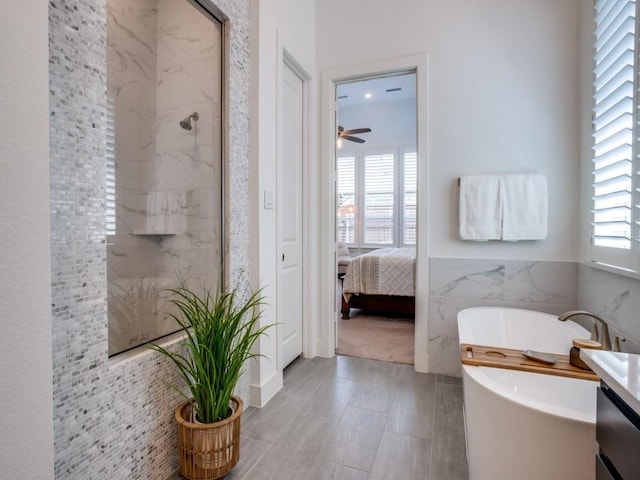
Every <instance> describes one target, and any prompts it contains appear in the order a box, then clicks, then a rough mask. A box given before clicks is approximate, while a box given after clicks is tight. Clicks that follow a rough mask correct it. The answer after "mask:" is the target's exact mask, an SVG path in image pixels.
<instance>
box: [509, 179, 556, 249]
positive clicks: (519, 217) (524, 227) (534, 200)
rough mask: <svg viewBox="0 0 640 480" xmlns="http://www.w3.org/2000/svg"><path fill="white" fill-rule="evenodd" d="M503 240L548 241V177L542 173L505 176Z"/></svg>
mask: <svg viewBox="0 0 640 480" xmlns="http://www.w3.org/2000/svg"><path fill="white" fill-rule="evenodd" d="M502 201H503V204H502V205H503V206H502V211H503V218H502V239H503V240H510V241H511V240H544V239H545V238H547V217H548V192H547V177H545V176H544V175H541V174H539V173H525V174H517V175H503V176H502Z"/></svg>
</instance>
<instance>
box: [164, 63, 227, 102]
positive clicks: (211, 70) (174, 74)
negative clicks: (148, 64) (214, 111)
mask: <svg viewBox="0 0 640 480" xmlns="http://www.w3.org/2000/svg"><path fill="white" fill-rule="evenodd" d="M217 65H219V60H218V59H217V58H216V57H214V56H212V57H207V58H203V59H200V60H195V61H193V62H190V63H186V64H183V65H176V66H169V67H166V68H163V69H161V70H159V71H158V76H157V82H158V85H157V90H156V107H157V108H158V110H163V109H167V108H175V107H179V106H181V105H191V104H199V103H202V102H206V101H212V102H220V92H221V84H220V78H219V76H218V75H216V71H217Z"/></svg>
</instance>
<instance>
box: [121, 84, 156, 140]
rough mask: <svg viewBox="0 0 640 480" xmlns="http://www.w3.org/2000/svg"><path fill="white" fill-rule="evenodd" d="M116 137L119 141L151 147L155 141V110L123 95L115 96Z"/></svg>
mask: <svg viewBox="0 0 640 480" xmlns="http://www.w3.org/2000/svg"><path fill="white" fill-rule="evenodd" d="M114 115H115V116H114V122H115V138H116V142H117V143H122V144H126V145H134V146H136V147H141V148H151V147H152V145H153V142H154V141H155V118H154V117H155V112H154V111H153V110H151V109H149V108H147V107H144V106H143V105H141V104H138V103H133V102H131V101H129V100H127V99H124V98H122V97H116V98H115V114H114Z"/></svg>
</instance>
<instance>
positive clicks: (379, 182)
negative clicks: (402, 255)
mask: <svg viewBox="0 0 640 480" xmlns="http://www.w3.org/2000/svg"><path fill="white" fill-rule="evenodd" d="M394 157H395V156H394V155H393V154H392V153H390V154H384V155H366V156H365V157H364V218H363V224H364V243H365V244H370V245H378V244H383V245H390V244H393V243H394V238H393V227H394V215H393V211H394V182H395V180H394V179H395V175H394V173H395V172H394V170H395V168H394V167H395V166H394Z"/></svg>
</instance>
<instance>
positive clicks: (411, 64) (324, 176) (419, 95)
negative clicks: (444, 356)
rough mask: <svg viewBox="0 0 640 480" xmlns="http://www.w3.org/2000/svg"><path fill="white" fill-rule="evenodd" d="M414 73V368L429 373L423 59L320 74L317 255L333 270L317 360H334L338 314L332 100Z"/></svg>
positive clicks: (327, 278)
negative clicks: (353, 85) (352, 87)
mask: <svg viewBox="0 0 640 480" xmlns="http://www.w3.org/2000/svg"><path fill="white" fill-rule="evenodd" d="M411 71H413V72H415V74H416V148H417V158H418V215H417V229H418V232H417V233H418V234H417V241H416V255H417V258H418V261H417V262H416V315H415V363H414V368H415V370H416V371H419V372H428V371H429V352H428V349H429V338H428V315H429V309H428V303H429V281H428V280H429V255H428V253H429V250H428V236H429V222H428V218H429V216H428V211H429V182H428V179H429V148H428V147H429V138H428V132H429V128H428V114H427V112H428V110H427V106H428V78H429V77H428V57H427V55H426V54H419V55H411V56H406V57H396V58H391V59H386V60H380V61H376V62H371V63H365V64H360V65H348V66H343V67H337V68H332V69H328V70H325V71H324V72H323V73H322V81H321V82H322V83H321V89H322V100H321V107H322V116H321V125H320V152H321V154H320V158H321V159H325V161H321V162H320V168H321V191H320V195H321V205H322V207H323V208H321V209H320V215H321V218H320V232H319V235H320V238H319V242H320V252H321V265H332V266H333V268H324V269H322V268H321V269H319V271H318V273H319V276H320V295H321V302H320V306H321V311H320V324H319V338H318V341H317V345H316V348H317V352H318V355H320V356H323V357H332V356H333V355H335V341H336V339H335V329H334V322H335V321H336V320H337V318H338V314H339V312H338V311H337V305H336V303H337V302H335V301H334V298H335V288H336V287H335V282H336V278H337V277H336V275H337V272H336V269H337V260H336V236H335V225H336V212H335V208H334V207H335V195H336V191H335V189H336V186H335V179H336V149H335V146H336V135H335V132H336V129H337V125H336V98H335V88H336V85H337V84H339V83H344V82H347V81H353V80H357V79H359V78H366V77H372V76H380V75H389V74H396V73H406V72H411Z"/></svg>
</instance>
